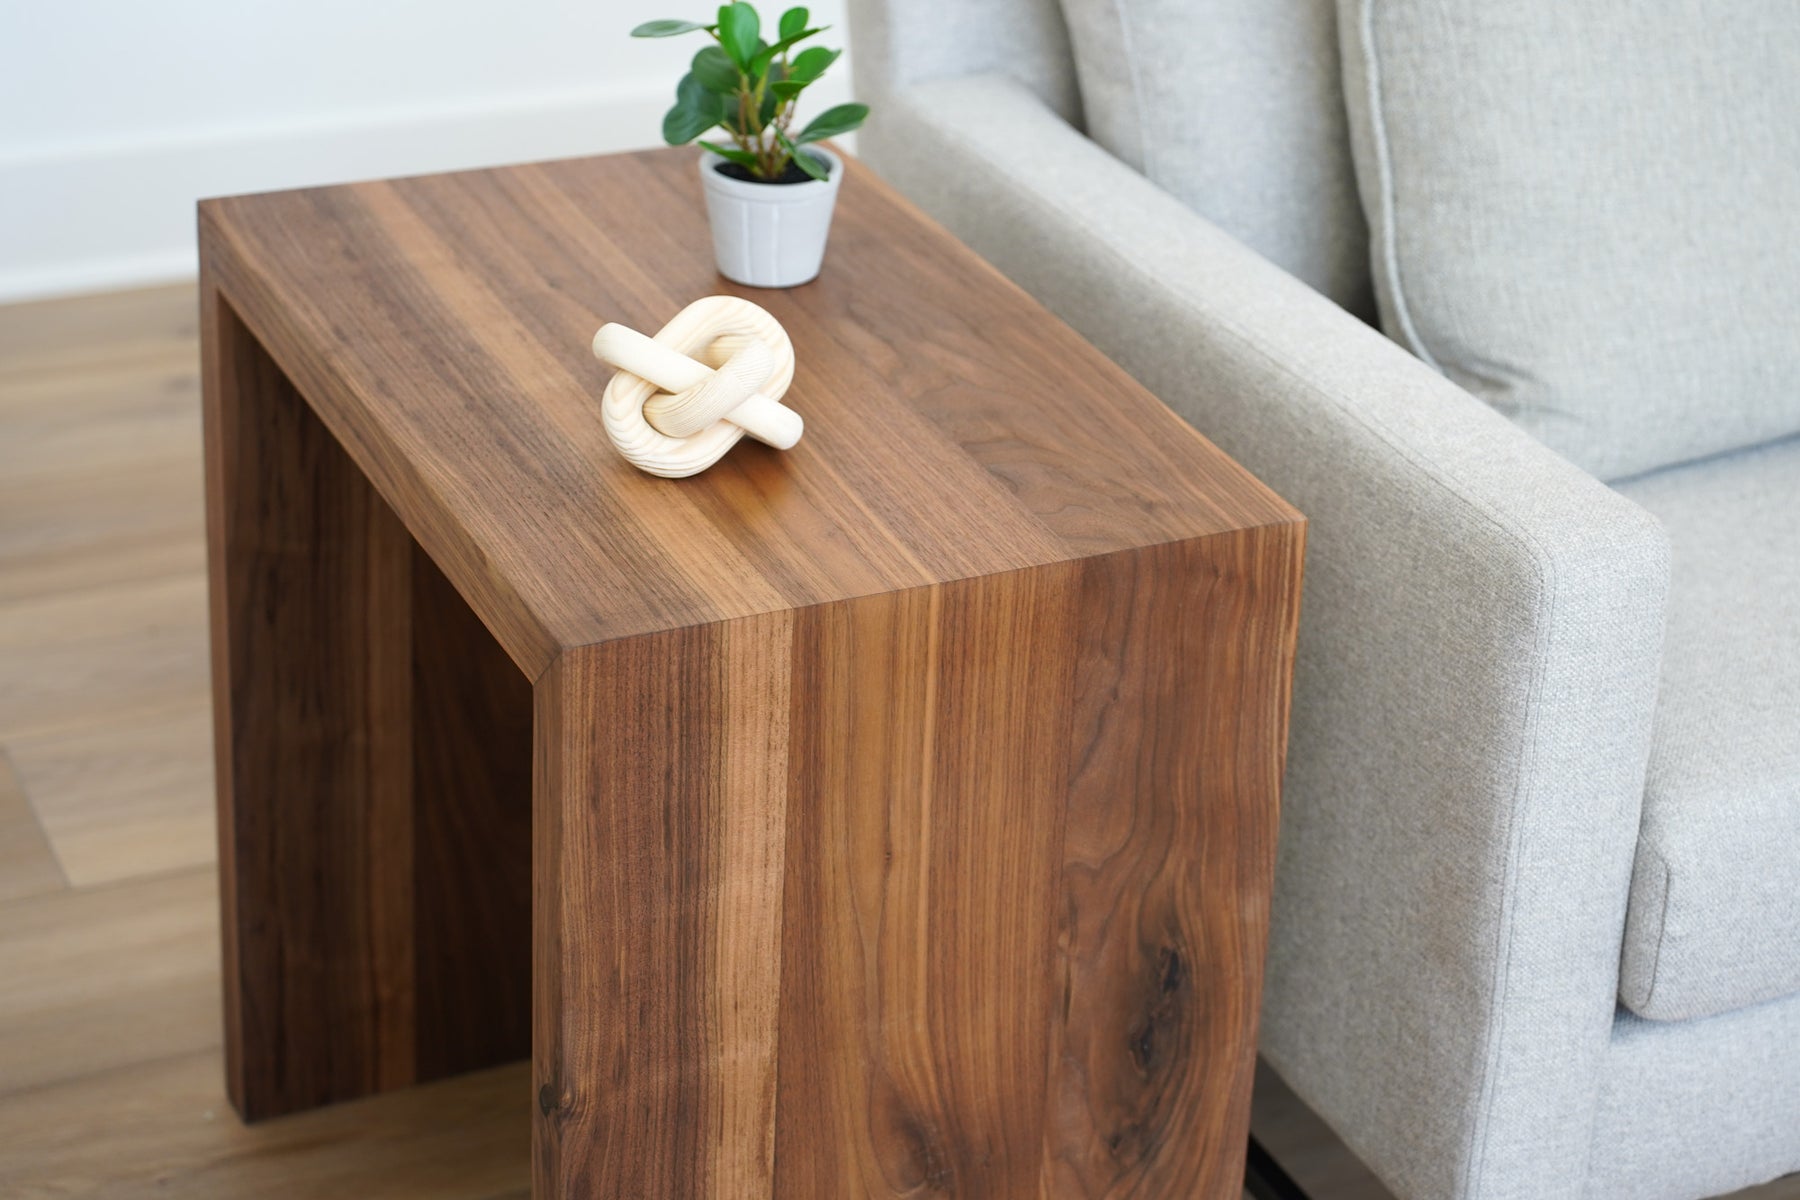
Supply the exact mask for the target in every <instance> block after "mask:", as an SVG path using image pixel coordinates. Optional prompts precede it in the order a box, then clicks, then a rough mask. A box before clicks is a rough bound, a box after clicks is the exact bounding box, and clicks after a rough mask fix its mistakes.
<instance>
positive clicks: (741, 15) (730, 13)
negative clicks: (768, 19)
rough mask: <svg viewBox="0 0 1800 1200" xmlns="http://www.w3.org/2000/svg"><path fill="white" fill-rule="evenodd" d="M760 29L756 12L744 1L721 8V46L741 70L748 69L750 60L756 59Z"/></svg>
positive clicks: (740, 0)
mask: <svg viewBox="0 0 1800 1200" xmlns="http://www.w3.org/2000/svg"><path fill="white" fill-rule="evenodd" d="M760 27H761V22H760V21H759V20H758V19H757V16H756V10H755V9H754V8H752V7H750V6H749V5H748V4H744V3H742V0H739V3H736V4H726V5H721V6H720V8H719V44H720V45H721V46H723V47H725V53H727V54H729V55H731V61H732V62H734V63H736V64H737V65H738V67H739V69H748V68H749V66H750V60H751V59H753V58H755V57H756V50H757V45H756V43H757V32H758V30H759V29H760Z"/></svg>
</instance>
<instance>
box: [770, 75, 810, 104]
mask: <svg viewBox="0 0 1800 1200" xmlns="http://www.w3.org/2000/svg"><path fill="white" fill-rule="evenodd" d="M809 82H810V81H809V80H805V79H783V80H782V81H781V82H779V83H771V84H770V85H769V90H770V91H771V92H774V93H775V96H776V98H777V99H780V100H792V99H793V98H794V97H795V96H798V95H799V94H800V93H801V92H804V91H805V90H806V85H807V83H809Z"/></svg>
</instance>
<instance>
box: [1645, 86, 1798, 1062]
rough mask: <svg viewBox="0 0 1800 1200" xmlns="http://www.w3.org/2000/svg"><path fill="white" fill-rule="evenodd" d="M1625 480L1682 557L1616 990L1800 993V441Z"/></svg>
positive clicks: (1742, 995)
mask: <svg viewBox="0 0 1800 1200" xmlns="http://www.w3.org/2000/svg"><path fill="white" fill-rule="evenodd" d="M1795 120H1796V121H1800V112H1797V113H1796V114H1795ZM1796 319H1797V320H1800V317H1797V318H1796ZM1796 336H1797V337H1800V329H1796ZM1620 490H1621V491H1622V492H1624V493H1625V494H1626V495H1627V496H1630V497H1631V498H1632V499H1633V500H1635V501H1637V502H1638V503H1639V504H1641V505H1643V506H1644V507H1645V508H1647V509H1649V510H1650V511H1651V512H1652V513H1654V514H1655V515H1656V516H1658V517H1659V518H1661V519H1662V522H1663V525H1664V527H1665V528H1666V529H1667V530H1668V531H1669V537H1670V540H1671V541H1672V542H1673V543H1674V560H1673V561H1674V566H1673V574H1672V580H1671V584H1670V596H1669V634H1668V642H1667V644H1666V646H1665V648H1664V650H1663V669H1662V696H1661V699H1660V700H1659V701H1658V704H1657V713H1656V733H1655V740H1654V742H1653V744H1652V748H1651V751H1650V776H1649V784H1648V787H1647V788H1646V791H1645V796H1644V821H1643V831H1642V833H1641V835H1640V837H1639V843H1638V855H1637V867H1636V870H1635V871H1634V873H1633V876H1632V885H1631V904H1630V909H1629V915H1628V917H1627V919H1626V925H1625V957H1624V962H1623V964H1622V968H1621V972H1620V986H1619V996H1620V998H1621V999H1622V1000H1624V1002H1625V1003H1626V1004H1628V1005H1630V1006H1631V1007H1632V1008H1633V1009H1634V1010H1635V1011H1637V1012H1638V1013H1641V1014H1642V1015H1644V1016H1646V1017H1655V1018H1658V1019H1661V1020H1679V1019H1682V1018H1686V1017H1701V1016H1709V1015H1711V1014H1714V1013H1720V1012H1725V1011H1727V1010H1729V1009H1733V1008H1739V1007H1742V1006H1744V1005H1748V1004H1755V1003H1758V1002H1760V1001H1763V1000H1769V999H1773V998H1775V997H1778V996H1785V995H1788V994H1790V993H1800V439H1792V438H1790V439H1788V440H1786V441H1783V442H1778V443H1775V444H1773V445H1770V446H1766V447H1762V448H1759V449H1756V450H1749V451H1745V452H1743V453H1740V454H1734V455H1730V456H1727V457H1724V458H1716V459H1709V460H1708V461H1706V462H1703V463H1697V464H1694V465H1692V466H1688V467H1679V468H1675V469H1673V470H1668V471H1662V472H1659V473H1657V474H1655V475H1650V476H1647V477H1645V478H1642V479H1638V480H1634V481H1631V482H1629V483H1626V484H1623V485H1620ZM1794 1049H1795V1056H1794V1061H1793V1062H1792V1064H1791V1065H1792V1067H1793V1068H1794V1069H1795V1070H1796V1071H1797V1072H1800V1042H1797V1043H1796V1044H1795V1047H1794Z"/></svg>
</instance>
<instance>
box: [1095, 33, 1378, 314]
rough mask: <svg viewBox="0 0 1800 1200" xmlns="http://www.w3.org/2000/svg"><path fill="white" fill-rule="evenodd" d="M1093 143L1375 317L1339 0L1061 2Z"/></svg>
mask: <svg viewBox="0 0 1800 1200" xmlns="http://www.w3.org/2000/svg"><path fill="white" fill-rule="evenodd" d="M1062 5H1063V13H1064V15H1065V17H1066V18H1067V22H1068V29H1069V40H1070V43H1071V45H1072V47H1073V51H1074V55H1075V69H1076V78H1077V80H1078V81H1079V83H1080V87H1081V104H1082V111H1083V112H1084V114H1085V117H1086V127H1087V133H1088V136H1089V137H1091V138H1093V139H1094V140H1095V141H1096V142H1098V143H1100V145H1102V146H1104V147H1106V149H1107V150H1109V151H1110V152H1111V153H1112V154H1113V155H1114V156H1115V157H1117V158H1120V159H1122V160H1124V161H1125V162H1127V163H1129V164H1130V165H1131V166H1133V167H1135V168H1136V169H1137V170H1139V171H1141V172H1143V173H1144V174H1145V175H1147V176H1148V177H1149V178H1150V179H1151V180H1152V181H1153V182H1155V183H1156V184H1157V185H1158V186H1160V187H1161V188H1163V189H1164V190H1165V191H1168V192H1171V193H1173V194H1174V195H1175V196H1176V197H1177V198H1178V199H1180V200H1181V201H1182V202H1183V203H1184V204H1186V205H1187V206H1188V207H1189V208H1192V209H1194V210H1195V211H1196V212H1198V213H1200V214H1201V215H1202V216H1205V217H1206V218H1207V219H1209V220H1210V221H1212V222H1213V223H1214V224H1216V225H1218V226H1220V227H1221V228H1223V229H1224V230H1226V232H1228V233H1230V234H1231V235H1232V236H1234V237H1236V238H1237V239H1238V240H1239V241H1241V242H1243V243H1245V244H1246V245H1248V246H1249V247H1251V248H1252V249H1253V250H1256V251H1257V252H1258V253H1260V254H1261V255H1263V257H1265V258H1267V259H1269V260H1270V261H1272V262H1274V263H1275V264H1276V265H1277V266H1280V267H1282V268H1283V269H1285V270H1286V271H1288V272H1289V273H1290V274H1293V275H1296V276H1298V277H1299V278H1300V279H1302V280H1304V281H1306V282H1307V283H1309V284H1311V285H1312V286H1313V287H1314V288H1316V289H1318V290H1319V291H1321V292H1323V293H1325V294H1326V295H1328V296H1330V297H1331V298H1332V299H1334V300H1336V301H1337V302H1338V303H1339V304H1342V305H1344V306H1345V307H1346V308H1350V309H1352V310H1354V311H1362V310H1364V309H1365V308H1366V307H1367V306H1368V300H1367V296H1368V286H1369V285H1368V279H1369V261H1368V227H1367V223H1366V222H1365V221H1364V219H1363V216H1362V210H1361V208H1360V207H1359V205H1358V203H1357V197H1356V177H1355V172H1354V168H1353V166H1352V164H1351V160H1350V147H1349V135H1348V130H1347V126H1346V123H1345V117H1344V97H1343V91H1342V86H1341V75H1340V73H1339V70H1338V42H1337V31H1336V23H1337V15H1336V12H1335V10H1334V7H1333V0H1062Z"/></svg>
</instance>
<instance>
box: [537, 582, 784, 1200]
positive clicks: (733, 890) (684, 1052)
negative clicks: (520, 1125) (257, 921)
mask: <svg viewBox="0 0 1800 1200" xmlns="http://www.w3.org/2000/svg"><path fill="white" fill-rule="evenodd" d="M792 636H793V624H792V618H791V616H790V615H789V614H787V613H772V614H767V615H765V616H760V617H752V618H747V619H745V620H742V621H737V622H732V623H729V624H717V625H705V626H696V627H694V628H691V629H684V630H676V631H672V632H669V633H664V634H653V635H648V636H646V637H642V638H633V639H628V640H624V641H619V642H611V643H607V644H604V645H601V646H596V647H593V648H592V649H590V650H588V651H583V652H580V653H577V654H573V655H568V656H565V657H564V658H562V659H560V660H559V661H558V662H557V663H556V664H555V665H554V666H553V667H552V668H551V670H550V673H549V675H548V676H547V677H546V679H545V680H544V681H542V682H541V683H540V684H539V687H538V695H539V709H538V776H537V778H538V797H537V813H538V817H537V834H536V844H537V848H538V850H537V853H538V857H537V861H536V866H535V872H536V880H537V897H538V904H537V909H536V926H537V934H536V945H537V970H536V976H535V977H536V979H537V982H538V993H537V997H538V998H537V1005H536V1020H537V1028H536V1039H535V1050H534V1056H535V1058H536V1062H537V1074H538V1078H539V1079H540V1080H541V1081H542V1082H541V1084H540V1087H539V1093H538V1107H539V1113H540V1115H541V1116H542V1118H543V1119H542V1120H540V1121H539V1122H538V1124H537V1127H536V1143H535V1175H534V1178H535V1180H536V1184H537V1188H538V1193H539V1194H540V1195H545V1196H565V1195H566V1196H714V1195H716V1196H750V1195H764V1194H767V1193H768V1189H769V1181H770V1177H771V1173H772V1170H773V1159H772V1153H771V1146H770V1141H771V1137H772V1130H773V1115H774V1098H775V1097H774V1090H775V1041H776V1012H777V1006H778V1003H779V997H780V940H781V932H782V877H783V871H782V867H783V849H784V838H785V834H786V823H785V817H784V814H785V805H786V800H787V792H786V788H787V770H786V761H785V747H786V742H787V736H786V727H787V721H788V711H787V710H788V685H787V681H788V669H789V659H790V646H791V643H792Z"/></svg>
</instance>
